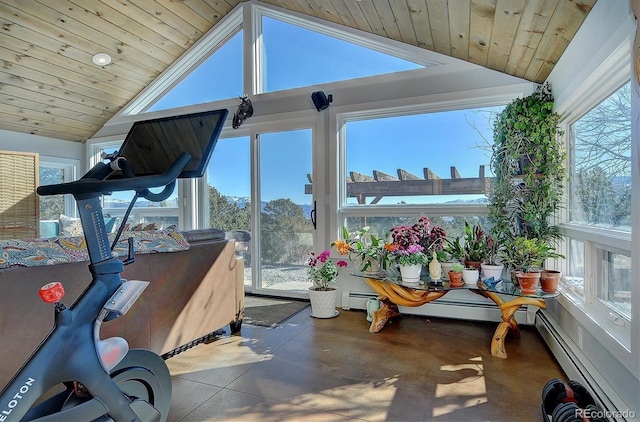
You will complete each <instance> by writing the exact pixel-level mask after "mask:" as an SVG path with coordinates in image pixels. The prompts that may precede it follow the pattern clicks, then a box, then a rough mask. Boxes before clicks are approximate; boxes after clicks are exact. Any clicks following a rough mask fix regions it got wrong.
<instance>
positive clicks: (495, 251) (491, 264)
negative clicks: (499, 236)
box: [480, 233, 504, 281]
mask: <svg viewBox="0 0 640 422" xmlns="http://www.w3.org/2000/svg"><path fill="white" fill-rule="evenodd" d="M484 251H485V254H484V259H483V261H482V264H481V266H480V267H481V269H482V276H483V277H484V279H485V280H486V279H489V278H491V277H493V279H494V280H495V281H499V280H501V279H502V270H503V269H504V264H502V263H501V262H498V257H499V251H500V247H499V245H498V242H497V241H496V240H495V239H494V238H493V237H492V236H491V235H490V234H489V233H485V235H484Z"/></svg>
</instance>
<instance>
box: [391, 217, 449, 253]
mask: <svg viewBox="0 0 640 422" xmlns="http://www.w3.org/2000/svg"><path fill="white" fill-rule="evenodd" d="M389 233H390V234H391V238H392V240H393V243H395V244H397V245H398V248H399V249H407V248H408V247H409V246H411V245H420V246H422V248H423V252H424V253H425V254H426V255H428V256H430V255H431V253H432V252H434V251H435V252H438V251H441V250H442V249H443V248H444V245H445V239H446V233H445V232H444V230H443V229H442V228H441V227H439V226H435V225H434V226H432V225H431V220H430V219H429V217H424V216H423V217H420V218H419V219H418V222H417V223H415V224H413V225H411V226H409V225H404V226H396V227H392V228H391V230H389Z"/></svg>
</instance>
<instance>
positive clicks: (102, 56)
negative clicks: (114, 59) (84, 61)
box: [91, 53, 111, 66]
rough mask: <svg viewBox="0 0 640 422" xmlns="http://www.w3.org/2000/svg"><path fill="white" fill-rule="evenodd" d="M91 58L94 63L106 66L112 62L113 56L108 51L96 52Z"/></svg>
mask: <svg viewBox="0 0 640 422" xmlns="http://www.w3.org/2000/svg"><path fill="white" fill-rule="evenodd" d="M91 60H92V61H93V63H94V64H96V65H98V66H106V65H108V64H109V63H111V56H110V55H108V54H107V53H98V54H95V55H94V56H93V57H92V58H91Z"/></svg>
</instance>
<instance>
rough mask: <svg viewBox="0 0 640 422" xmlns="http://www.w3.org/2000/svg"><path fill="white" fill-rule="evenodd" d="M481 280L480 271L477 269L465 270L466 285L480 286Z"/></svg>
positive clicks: (463, 277)
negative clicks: (479, 281)
mask: <svg viewBox="0 0 640 422" xmlns="http://www.w3.org/2000/svg"><path fill="white" fill-rule="evenodd" d="M479 279H480V271H478V270H477V269H476V268H473V269H469V268H465V269H464V270H462V281H464V284H478V280H479Z"/></svg>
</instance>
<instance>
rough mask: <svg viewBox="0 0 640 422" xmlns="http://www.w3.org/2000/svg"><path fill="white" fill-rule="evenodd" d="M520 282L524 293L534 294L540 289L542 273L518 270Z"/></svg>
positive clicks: (517, 274) (517, 275)
mask: <svg viewBox="0 0 640 422" xmlns="http://www.w3.org/2000/svg"><path fill="white" fill-rule="evenodd" d="M516 277H518V284H520V290H521V291H522V294H525V295H534V294H536V293H537V291H538V284H540V273H539V272H535V273H523V272H517V273H516Z"/></svg>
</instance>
